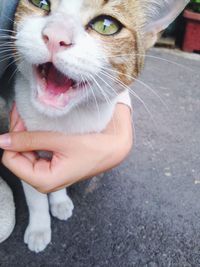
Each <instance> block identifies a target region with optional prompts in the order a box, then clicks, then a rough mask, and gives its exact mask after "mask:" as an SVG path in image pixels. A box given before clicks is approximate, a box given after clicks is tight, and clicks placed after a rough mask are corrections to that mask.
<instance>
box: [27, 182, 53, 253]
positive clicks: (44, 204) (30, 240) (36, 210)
mask: <svg viewBox="0 0 200 267" xmlns="http://www.w3.org/2000/svg"><path fill="white" fill-rule="evenodd" d="M22 184H23V188H24V192H25V196H26V201H27V205H28V208H29V224H28V227H27V228H26V231H25V235H24V242H25V243H26V244H27V245H28V248H29V249H30V250H31V251H34V252H36V253H38V252H41V251H43V250H44V249H45V248H46V246H47V245H48V244H49V243H50V242H51V221H50V214H49V204H48V198H47V195H45V194H41V193H39V192H38V191H37V190H35V189H34V188H33V187H31V186H30V185H28V184H26V183H24V182H23V183H22Z"/></svg>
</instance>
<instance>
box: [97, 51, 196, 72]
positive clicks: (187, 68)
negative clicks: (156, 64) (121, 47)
mask: <svg viewBox="0 0 200 267" xmlns="http://www.w3.org/2000/svg"><path fill="white" fill-rule="evenodd" d="M130 56H135V57H136V56H141V57H144V58H145V57H146V58H152V59H157V60H160V61H164V62H166V63H171V64H173V65H176V66H178V67H182V68H183V69H186V70H189V71H194V70H193V69H192V68H189V67H186V66H185V65H183V64H179V63H177V62H175V61H172V60H168V59H166V58H163V57H158V56H153V55H150V54H147V55H145V54H138V53H129V54H119V55H108V56H106V58H113V59H115V58H123V57H127V60H129V58H128V57H130ZM99 58H101V57H99ZM103 58H104V57H103Z"/></svg>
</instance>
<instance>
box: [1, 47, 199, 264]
mask: <svg viewBox="0 0 200 267" xmlns="http://www.w3.org/2000/svg"><path fill="white" fill-rule="evenodd" d="M148 55H149V56H148V57H147V62H146V66H145V69H144V72H143V74H142V76H141V77H140V80H141V81H142V82H137V83H136V84H135V85H134V86H133V89H134V92H135V93H136V94H138V96H139V98H141V99H142V101H139V98H135V97H133V106H134V112H133V120H134V125H135V132H136V142H135V147H134V149H133V151H132V153H131V154H130V156H129V158H128V159H127V160H126V161H125V162H124V163H123V164H122V165H121V166H119V167H118V168H116V169H114V170H112V171H111V172H109V173H106V174H105V175H104V177H103V178H101V179H93V180H90V181H86V182H82V183H80V184H77V185H74V186H72V187H71V188H70V189H69V193H70V195H71V197H72V199H73V202H74V204H75V211H74V215H73V217H72V218H71V219H70V220H69V221H68V222H61V221H58V220H56V219H54V218H52V229H53V234H52V237H53V238H52V243H51V244H50V245H49V247H48V248H47V249H46V250H45V252H44V253H41V254H38V255H36V254H34V253H32V252H30V251H28V249H27V247H26V245H25V244H24V243H23V234H24V231H25V228H26V226H27V223H28V212H27V207H26V204H25V200H24V195H23V191H22V188H21V186H20V183H19V182H18V180H17V179H16V178H15V177H14V176H13V175H11V174H10V173H9V172H8V171H7V170H5V169H4V167H1V168H0V174H1V175H2V176H3V177H4V178H5V179H6V180H7V181H8V182H9V184H10V185H11V186H12V188H13V191H14V196H15V200H16V216H17V223H16V227H15V229H14V232H13V234H12V235H11V237H10V238H9V239H8V240H7V241H6V242H5V243H3V244H1V245H0V266H3V267H4V266H9V267H10V266H11V267H14V266H20V267H21V266H29V267H32V266H33V267H35V266H37V267H38V266H41V267H42V266H44V267H45V266H65V267H92V266H94V267H107V266H109V267H133V266H136V267H143V266H144V267H170V266H173V267H189V266H194V267H197V266H200V156H199V154H200V84H199V79H200V56H198V55H197V56H188V55H187V54H182V53H180V52H170V51H166V50H162V49H161V50H160V49H153V50H151V51H150V52H149V54H148ZM158 57H162V59H158ZM169 61H173V62H169ZM143 83H145V84H147V86H145V85H144V84H143ZM150 87H151V88H150Z"/></svg>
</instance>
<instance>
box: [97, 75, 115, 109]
mask: <svg viewBox="0 0 200 267" xmlns="http://www.w3.org/2000/svg"><path fill="white" fill-rule="evenodd" d="M95 76H97V77H98V78H99V79H101V80H102V81H103V82H105V81H104V80H103V79H102V78H101V77H100V76H99V75H98V74H95ZM99 89H100V92H101V94H102V95H103V97H104V98H105V100H106V103H107V104H108V105H110V104H111V100H110V98H109V97H108V95H107V94H106V92H105V91H104V90H103V88H99Z"/></svg>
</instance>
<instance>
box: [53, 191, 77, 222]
mask: <svg viewBox="0 0 200 267" xmlns="http://www.w3.org/2000/svg"><path fill="white" fill-rule="evenodd" d="M50 207H51V213H52V215H53V216H54V217H56V218H58V219H59V220H62V221H66V220H68V219H69V218H70V217H71V216H72V213H73V209H74V205H73V202H72V201H71V199H70V198H69V197H68V196H67V198H66V199H65V200H63V201H61V202H58V203H56V202H55V203H51V205H50Z"/></svg>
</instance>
